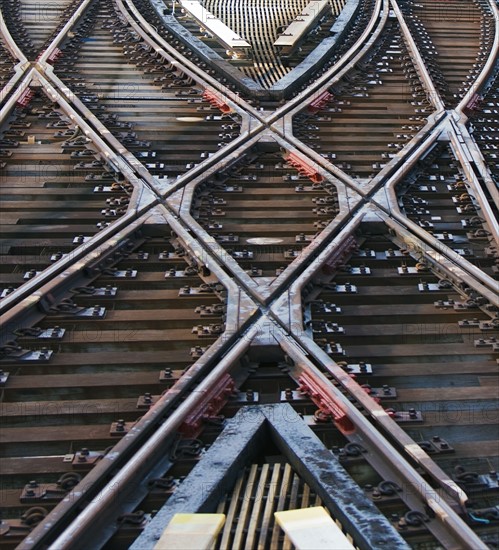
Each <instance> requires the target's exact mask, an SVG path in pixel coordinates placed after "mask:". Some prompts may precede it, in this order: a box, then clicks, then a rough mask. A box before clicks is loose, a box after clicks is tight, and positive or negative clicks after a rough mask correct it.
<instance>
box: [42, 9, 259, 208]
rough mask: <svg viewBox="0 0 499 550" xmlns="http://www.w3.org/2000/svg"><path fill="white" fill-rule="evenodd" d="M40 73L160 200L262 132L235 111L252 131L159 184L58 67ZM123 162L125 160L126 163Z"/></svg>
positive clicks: (47, 67) (147, 38)
mask: <svg viewBox="0 0 499 550" xmlns="http://www.w3.org/2000/svg"><path fill="white" fill-rule="evenodd" d="M116 1H117V3H118V6H119V5H120V4H121V8H122V13H123V16H124V17H125V18H126V19H127V21H128V22H129V23H130V25H132V26H133V27H134V29H135V30H136V32H137V33H138V34H140V36H141V37H142V38H143V39H144V40H145V41H146V43H148V44H149V45H150V46H151V47H154V49H155V51H157V52H158V53H160V54H161V55H162V56H163V57H164V59H166V60H167V61H169V62H172V63H175V64H178V61H176V60H175V58H173V56H171V54H170V53H169V52H166V51H165V50H164V49H161V48H159V47H158V46H157V44H155V42H154V41H153V40H152V38H151V37H150V36H148V35H147V34H146V33H145V32H144V31H143V30H142V29H141V28H140V27H139V26H138V25H137V24H136V23H135V22H134V21H133V20H132V19H131V17H130V14H129V13H128V12H127V11H126V10H125V8H124V6H123V3H122V2H121V0H116ZM59 43H60V40H59V39H58V40H57V41H56V42H53V43H52V44H51V45H50V46H49V48H47V51H53V50H54V49H55V48H56V47H57V46H58V45H59ZM40 69H43V71H44V73H45V74H46V76H47V78H48V79H49V80H50V81H51V82H52V83H53V84H54V85H55V86H56V87H57V89H58V90H59V91H60V93H61V94H62V95H64V97H65V98H66V99H67V101H68V102H70V103H71V104H72V105H73V106H74V107H75V108H77V109H78V111H79V112H81V113H82V115H83V116H84V117H85V120H87V121H88V122H89V123H90V124H91V125H92V126H93V127H94V128H95V129H96V130H97V132H98V133H99V134H100V136H101V137H102V138H103V139H104V140H105V141H106V142H107V143H108V144H109V145H110V146H111V147H112V148H113V149H114V150H115V151H117V152H118V153H119V155H120V157H121V159H125V161H126V163H128V165H129V166H130V168H131V170H132V171H134V172H136V173H137V174H138V175H139V176H140V177H141V178H142V179H143V180H144V181H145V182H147V185H148V187H149V188H150V189H151V190H153V191H154V192H155V193H156V194H157V195H158V197H162V198H166V197H168V196H169V195H171V194H172V193H174V192H175V191H177V190H178V189H180V188H181V187H183V186H184V185H185V184H186V183H187V182H188V181H190V180H191V179H192V178H194V177H196V176H197V175H198V174H206V173H207V171H208V170H209V169H210V167H211V166H213V165H214V164H215V163H216V162H217V161H218V160H219V159H222V158H225V157H226V156H227V155H228V154H229V153H230V152H231V151H233V150H234V149H236V148H237V147H239V146H240V145H241V144H242V143H244V142H245V141H246V140H247V139H249V138H250V137H251V136H252V135H255V134H257V133H258V132H259V131H260V130H261V129H262V128H263V125H262V124H256V125H252V124H250V120H249V119H250V115H248V113H246V111H244V110H242V109H235V111H236V112H237V113H238V114H239V115H240V116H241V117H242V120H243V124H244V125H245V126H247V128H248V130H247V132H244V133H242V134H241V135H240V136H239V137H238V138H236V139H235V140H233V141H232V142H230V143H228V144H227V145H226V146H225V147H223V148H222V149H221V150H220V151H216V152H215V153H214V154H213V155H212V156H211V157H209V158H208V159H206V160H204V161H203V162H201V163H199V164H197V166H195V167H194V168H193V169H191V170H189V171H188V172H187V173H186V174H184V175H182V176H180V177H179V178H178V179H176V180H175V181H173V182H168V183H166V184H165V183H164V182H161V183H158V182H157V181H156V179H155V178H154V177H153V176H152V175H151V174H150V173H149V171H148V170H147V169H146V168H145V167H144V165H143V164H142V163H141V162H140V161H139V160H138V159H137V158H136V157H135V156H134V154H133V153H132V152H130V151H129V150H128V149H126V147H125V146H124V145H123V144H122V143H121V142H120V141H119V140H118V139H117V138H115V137H114V136H113V135H112V133H111V132H110V131H109V130H108V129H107V128H106V126H105V125H104V124H103V123H102V122H101V121H100V120H99V119H98V117H97V116H96V115H94V114H93V113H92V111H90V109H89V108H88V107H87V106H86V105H84V104H83V102H82V101H81V100H80V99H79V98H78V96H77V95H76V94H74V92H73V91H72V90H71V89H70V88H69V87H68V86H66V85H65V84H64V82H63V81H61V80H60V79H59V77H58V76H57V75H56V74H55V72H54V67H52V66H51V65H49V64H45V65H43V66H40ZM182 70H183V71H184V67H183V66H182ZM184 72H186V74H189V76H191V77H192V78H193V79H194V80H196V81H198V83H200V84H201V85H202V86H205V85H206V84H205V83H204V82H203V81H202V79H200V77H199V76H197V75H195V74H194V73H192V72H190V71H187V70H185V71H184ZM230 103H231V104H232V107H233V108H234V107H236V105H235V104H234V103H232V102H231V101H230ZM122 162H123V160H122Z"/></svg>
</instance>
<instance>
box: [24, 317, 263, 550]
mask: <svg viewBox="0 0 499 550" xmlns="http://www.w3.org/2000/svg"><path fill="white" fill-rule="evenodd" d="M261 323H262V320H258V321H257V322H256V323H254V324H253V325H252V326H251V327H250V328H249V329H248V330H247V331H246V332H245V333H244V335H243V337H242V338H239V339H237V341H236V342H235V343H234V342H233V341H230V340H229V341H228V342H227V343H226V346H225V347H226V348H227V351H226V352H225V354H224V355H223V357H221V358H220V360H219V362H218V364H217V365H216V366H215V367H213V369H212V370H211V371H209V372H206V371H207V370H208V368H209V367H210V366H211V364H212V362H210V363H208V364H207V365H204V368H203V367H201V368H199V369H198V370H197V371H196V372H195V376H193V375H191V374H190V371H189V372H187V373H186V375H184V376H183V377H182V378H181V379H180V380H179V381H178V382H176V383H175V385H174V386H173V387H172V388H171V389H170V390H168V392H167V393H166V394H165V395H164V396H163V397H162V398H161V399H160V400H159V402H158V403H157V404H156V405H155V406H154V407H152V408H151V409H150V410H149V412H148V413H146V415H145V416H144V417H143V418H142V420H141V421H140V426H139V428H142V429H144V428H146V427H147V426H149V429H148V432H150V431H151V429H150V428H151V424H152V422H153V420H152V419H154V423H155V424H160V425H159V426H158V427H157V429H156V430H155V431H154V433H152V434H151V436H150V437H149V438H148V439H147V440H146V441H143V438H141V439H140V441H137V439H138V437H137V436H138V435H139V434H138V433H135V430H133V429H132V430H131V431H130V432H129V433H128V434H127V435H126V436H125V437H124V438H123V439H122V440H121V441H120V442H119V443H118V444H117V445H116V446H115V447H114V448H113V450H112V451H111V452H110V453H108V455H106V456H105V457H104V458H103V459H102V460H101V461H100V463H99V464H98V465H97V466H96V467H95V468H94V469H93V470H92V471H91V472H90V473H89V474H88V475H87V476H86V478H84V479H83V481H82V482H81V483H80V484H79V485H77V486H76V487H75V489H73V490H72V491H71V492H70V493H69V494H68V495H67V496H66V498H65V499H64V500H63V501H62V502H61V503H60V504H58V505H57V506H56V507H55V508H54V509H53V510H52V511H51V512H50V513H49V515H48V516H47V517H46V518H45V520H44V521H43V522H42V523H41V524H40V525H38V526H37V527H35V529H34V530H33V531H32V532H31V534H30V535H29V536H28V537H26V539H25V540H24V541H23V542H22V543H21V544H20V545H19V546H18V550H28V549H32V548H35V547H38V545H40V544H50V548H53V549H57V550H65V549H67V550H80V549H81V550H86V549H88V548H91V547H93V548H95V547H96V544H95V543H96V538H99V537H101V538H100V543H101V544H102V543H104V542H105V540H103V539H106V540H108V538H109V537H110V536H111V535H112V533H113V531H114V530H117V529H118V523H117V522H116V521H115V522H114V525H112V526H111V527H109V522H110V519H111V518H114V519H116V518H117V517H118V516H119V515H120V514H121V513H122V512H121V510H122V507H123V506H125V507H127V506H128V507H130V508H131V509H133V507H134V505H136V503H135V502H134V499H133V494H130V491H131V489H130V488H132V489H133V488H134V487H136V486H137V485H138V482H139V483H140V481H141V480H142V479H143V478H145V477H146V476H147V474H148V472H149V470H150V469H151V467H152V465H153V464H154V462H155V461H159V460H160V459H162V458H163V457H164V456H165V449H166V448H167V446H168V442H169V441H170V440H171V438H172V436H173V435H174V434H175V431H176V430H177V429H178V428H179V427H180V425H181V424H182V423H183V421H184V419H185V418H186V417H187V416H188V414H189V412H190V410H191V409H192V407H193V406H195V405H196V404H197V402H198V401H199V399H200V397H202V396H203V395H205V394H206V393H208V392H209V390H210V389H211V388H212V387H213V386H215V385H216V384H217V382H218V380H219V379H220V377H221V376H222V375H223V374H225V373H227V372H229V371H230V370H231V369H232V368H233V366H234V364H235V363H236V362H237V360H238V359H239V358H240V357H241V356H242V355H243V354H244V353H245V352H246V351H247V350H248V348H249V346H250V343H251V341H252V340H253V338H255V337H256V336H257V335H258V333H259V332H261V330H262V326H261ZM234 338H235V337H234ZM212 347H213V346H212ZM209 352H210V350H208V353H209ZM192 368H193V367H191V369H192ZM203 374H206V376H205V378H204V379H203V380H201V381H200V382H199V384H198V385H197V386H196V390H195V391H193V392H192V393H190V394H189V395H188V396H187V397H186V398H185V400H184V401H182V402H180V403H179V404H178V407H177V408H176V409H175V410H174V411H173V412H172V413H171V414H170V416H169V417H168V419H167V420H165V421H164V422H162V420H163V417H164V415H165V413H166V412H167V411H168V410H170V409H171V407H172V406H173V405H174V404H177V403H178V402H179V400H180V398H181V397H182V396H183V395H185V393H186V392H187V391H188V390H189V389H190V388H191V386H192V385H193V383H194V382H195V381H196V380H197V379H198V378H199V377H200V376H201V375H203ZM161 422H162V423H161ZM129 441H134V442H135V444H134V448H135V450H136V452H135V453H134V454H133V456H132V457H131V458H130V459H129V460H128V461H127V462H126V463H125V464H123V460H122V459H120V456H121V454H122V451H121V449H122V447H123V446H124V445H125V444H126V443H128V442H129ZM139 444H140V445H139ZM118 459H120V460H119V462H118ZM117 468H119V470H118V471H116V470H117ZM111 473H112V477H109V476H110V474H111ZM106 475H107V476H108V478H107V483H106V485H105V486H103V485H102V482H101V481H100V480H101V479H102V478H103V477H105V476H106ZM97 477H98V479H99V482H97V479H96V478H97ZM89 478H90V479H89ZM85 480H87V483H89V482H91V484H89V485H88V486H87V487H85ZM96 484H98V487H96ZM85 489H86V490H85ZM90 489H91V491H90ZM90 499H91V500H90ZM85 500H86V501H87V502H88V500H90V502H88V504H87V506H86V507H85V508H84V509H83V510H81V506H82V505H83V503H84V501H85ZM137 504H138V503H137ZM68 514H71V515H72V516H73V518H72V521H71V523H70V524H69V525H62V524H63V523H64V520H65V518H66V516H67V515H68ZM76 514H78V515H76ZM62 529H63V530H62ZM99 530H100V531H101V533H100V534H99ZM54 532H57V533H56V536H57V538H56V539H55V540H54V539H53V535H54ZM97 547H101V546H100V545H97Z"/></svg>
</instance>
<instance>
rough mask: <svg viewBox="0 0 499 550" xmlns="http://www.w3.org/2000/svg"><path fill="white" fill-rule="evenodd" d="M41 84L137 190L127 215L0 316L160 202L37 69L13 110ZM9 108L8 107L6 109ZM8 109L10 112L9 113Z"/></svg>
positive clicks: (20, 293) (19, 293)
mask: <svg viewBox="0 0 499 550" xmlns="http://www.w3.org/2000/svg"><path fill="white" fill-rule="evenodd" d="M35 81H38V82H39V83H40V84H41V85H42V86H43V88H44V89H45V90H46V93H47V95H48V96H49V97H51V99H52V100H53V101H57V102H58V104H59V106H60V108H61V110H62V111H63V112H64V113H66V115H67V116H68V117H69V118H71V120H72V121H73V122H75V123H76V124H77V125H78V126H79V127H80V128H81V129H82V130H83V132H84V133H85V135H86V136H87V137H89V138H90V139H91V140H92V142H93V144H94V145H95V146H96V148H97V149H98V150H99V151H100V153H101V154H102V155H103V158H105V159H106V160H107V161H110V162H114V163H115V165H116V168H118V167H119V168H118V169H119V170H120V171H121V172H122V173H123V175H125V177H126V178H127V179H128V181H130V183H132V185H134V191H133V193H132V197H131V201H130V205H129V208H128V211H127V213H126V214H125V215H124V216H122V217H121V218H119V219H118V220H116V221H114V222H113V223H112V224H111V225H110V226H109V227H106V228H105V229H103V230H102V231H100V232H98V233H97V234H96V235H94V236H93V237H92V238H91V239H90V240H89V241H88V242H86V243H84V244H82V245H81V246H79V247H78V248H77V249H76V250H74V251H72V252H71V254H68V256H66V257H64V258H61V259H60V260H58V261H57V262H55V263H54V264H52V265H51V266H49V267H47V268H46V269H44V270H43V271H42V272H41V273H40V274H39V275H37V276H36V277H34V278H33V279H30V280H29V281H28V282H27V283H25V284H24V285H21V286H20V287H19V288H18V289H16V290H15V291H14V292H12V293H11V294H9V295H8V296H6V297H5V298H4V299H3V300H2V301H1V302H0V313H2V312H7V311H8V310H9V309H10V308H12V307H13V306H14V305H15V304H17V303H18V302H20V301H22V300H23V299H25V298H26V297H29V296H31V300H33V296H35V291H36V290H37V289H38V288H39V287H40V286H41V285H43V284H45V283H47V282H48V281H49V280H50V279H51V278H52V277H54V276H56V275H58V274H60V273H62V272H64V271H65V270H67V269H68V268H69V267H70V266H71V265H72V264H73V263H75V262H78V261H79V259H80V258H82V257H83V256H84V255H85V254H86V253H87V252H89V251H90V250H94V249H96V248H98V247H99V246H101V245H102V244H103V243H105V241H106V240H107V239H109V238H111V237H112V236H113V234H114V233H117V232H118V231H120V230H121V229H122V228H124V227H126V225H127V224H129V223H131V222H132V221H133V220H134V219H136V218H137V217H138V216H140V215H141V214H143V213H144V212H146V211H147V209H148V208H149V207H150V206H152V205H153V204H156V203H157V202H158V199H157V198H156V197H155V196H154V195H149V196H146V195H144V188H143V186H142V184H141V182H140V181H139V179H138V178H137V177H136V176H135V174H134V172H133V170H132V169H131V168H129V167H128V166H127V165H126V163H125V162H123V161H122V160H121V159H120V157H118V156H116V155H115V154H114V152H113V151H112V150H111V149H110V148H109V147H108V146H107V144H106V143H105V142H104V141H103V140H102V139H101V137H100V136H99V135H98V134H97V133H96V132H94V131H93V130H92V128H91V127H90V126H89V125H88V124H87V122H86V121H85V119H84V118H82V117H81V116H79V115H78V113H77V112H76V111H75V110H74V109H73V108H72V107H71V106H70V105H69V103H68V102H67V101H66V100H65V99H64V98H63V97H62V96H61V95H60V94H59V93H58V92H57V90H56V89H55V88H54V87H53V86H52V85H51V84H50V83H49V81H48V80H46V79H45V78H44V77H43V75H42V74H40V73H39V72H38V71H37V70H36V69H32V70H31V71H30V72H29V73H28V75H27V76H26V78H25V79H24V81H23V85H22V87H20V88H19V90H18V92H17V93H16V94H15V95H14V96H13V97H12V98H11V100H9V102H8V106H9V107H10V110H12V108H13V104H14V103H15V101H16V100H17V98H18V97H19V95H20V94H21V93H22V92H23V91H24V89H26V88H27V87H28V86H29V85H30V84H31V83H32V82H35ZM6 107H7V106H6ZM10 110H9V112H10ZM7 114H8V113H5V112H2V115H3V116H2V117H1V118H0V120H3V119H4V117H5V116H7Z"/></svg>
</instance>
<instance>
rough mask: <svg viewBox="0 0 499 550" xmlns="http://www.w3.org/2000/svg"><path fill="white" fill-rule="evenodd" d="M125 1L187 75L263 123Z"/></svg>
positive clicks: (243, 101) (143, 26)
mask: <svg viewBox="0 0 499 550" xmlns="http://www.w3.org/2000/svg"><path fill="white" fill-rule="evenodd" d="M116 1H117V4H118V6H119V7H120V10H121V11H122V13H124V4H123V0H116ZM124 1H125V2H126V4H127V6H128V10H129V11H130V13H131V14H133V16H134V17H135V18H136V20H137V21H138V22H139V23H140V25H141V26H142V28H143V29H144V31H145V32H146V33H147V34H148V35H149V37H150V38H151V39H152V40H154V41H155V42H156V43H157V44H159V45H161V47H162V49H163V50H165V52H168V53H169V54H170V55H171V56H172V57H173V58H175V59H177V60H178V61H180V62H181V63H182V67H183V68H185V69H186V70H185V72H186V74H189V75H190V76H192V77H194V75H196V77H195V79H197V80H200V81H201V82H202V83H203V84H204V85H205V87H206V88H210V87H211V88H213V89H215V90H216V91H217V92H220V93H221V94H223V96H224V97H225V98H226V99H228V100H229V101H230V102H232V103H233V104H235V105H237V106H238V107H239V108H240V109H242V110H243V111H244V112H246V113H248V114H250V115H251V116H253V117H254V118H255V119H258V120H260V122H263V120H262V117H261V114H260V112H259V111H258V110H257V109H255V108H254V107H253V106H252V105H250V104H249V103H248V102H247V101H245V100H244V99H242V98H241V97H240V96H239V95H238V94H237V93H235V92H233V91H232V90H230V89H229V88H227V87H226V86H224V85H223V84H221V83H220V82H219V81H218V80H217V79H215V78H213V77H212V76H211V75H209V74H207V73H206V72H204V71H203V70H202V69H199V67H198V66H197V65H196V64H194V63H193V62H192V61H190V60H189V59H188V58H187V57H185V56H183V55H182V54H181V53H180V52H178V51H177V50H176V49H175V48H173V47H172V46H171V45H170V44H168V42H167V41H166V40H165V39H164V38H163V37H162V36H161V35H160V34H159V33H158V32H157V31H156V29H155V28H154V27H153V26H152V25H150V24H149V23H148V22H147V21H146V20H145V19H144V17H143V16H142V14H141V13H140V12H139V10H138V9H137V8H136V7H135V4H134V3H133V0H124ZM122 8H123V9H122ZM128 17H129V16H128ZM156 51H158V50H156Z"/></svg>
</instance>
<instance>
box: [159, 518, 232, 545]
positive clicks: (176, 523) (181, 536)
mask: <svg viewBox="0 0 499 550" xmlns="http://www.w3.org/2000/svg"><path fill="white" fill-rule="evenodd" d="M224 523H225V514H175V515H174V516H173V518H172V520H171V521H170V523H169V524H168V526H167V527H166V529H165V530H164V531H163V534H162V535H161V538H160V539H159V541H158V542H157V544H156V546H155V547H154V550H208V549H210V548H211V547H212V546H213V544H214V543H215V540H216V538H217V536H218V533H220V530H221V529H222V527H223V525H224Z"/></svg>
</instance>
